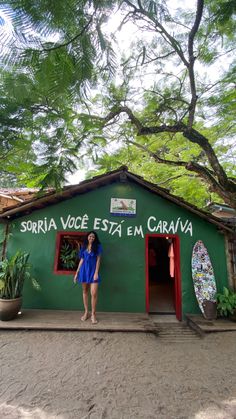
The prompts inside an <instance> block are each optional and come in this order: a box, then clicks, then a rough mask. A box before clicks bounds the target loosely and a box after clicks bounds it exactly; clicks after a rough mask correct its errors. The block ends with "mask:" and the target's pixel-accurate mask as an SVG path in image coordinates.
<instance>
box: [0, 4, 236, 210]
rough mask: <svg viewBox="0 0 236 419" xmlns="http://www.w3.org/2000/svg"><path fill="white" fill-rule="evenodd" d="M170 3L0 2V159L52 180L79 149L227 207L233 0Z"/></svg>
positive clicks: (235, 195) (232, 201)
mask: <svg viewBox="0 0 236 419" xmlns="http://www.w3.org/2000/svg"><path fill="white" fill-rule="evenodd" d="M111 3H112V5H111ZM177 6H178V7H176V8H174V7H173V2H165V1H163V0H160V1H150V0H132V1H130V0H124V1H114V2H110V1H85V0H84V1H75V0H69V1H68V2H63V1H62V0H58V1H51V0H50V1H49V0H45V1H44V2H41V1H29V0H15V1H14V2H6V3H5V4H4V5H3V6H2V9H1V10H2V16H3V19H4V18H5V19H8V21H9V22H10V23H9V25H10V28H11V29H10V30H8V31H6V30H3V28H4V26H5V25H2V31H1V33H0V37H1V38H2V41H3V44H4V48H3V51H2V62H3V65H2V70H1V80H2V81H1V84H2V92H3V93H2V95H3V98H2V107H1V113H2V120H3V121H4V123H3V124H2V129H1V132H0V139H1V143H2V157H1V156H0V157H1V160H0V164H1V162H3V161H4V162H6V161H7V165H5V163H4V164H1V166H0V168H2V170H5V171H10V172H11V171H12V172H13V173H14V170H15V172H18V174H19V179H21V181H24V182H26V178H27V176H26V175H25V173H26V168H28V173H29V175H28V178H30V180H31V185H32V182H34V184H37V183H38V184H41V185H46V184H50V185H52V184H53V185H55V186H59V185H60V183H61V181H63V180H65V174H66V173H67V172H68V171H73V170H75V169H76V167H78V164H79V165H80V164H81V163H82V162H83V161H84V160H83V157H84V156H87V157H86V158H88V157H89V158H91V159H93V161H94V162H97V163H98V164H99V167H100V169H101V170H105V169H110V168H115V167H117V166H118V165H120V163H128V164H129V166H130V167H131V168H133V169H134V170H135V171H136V172H137V173H138V174H141V175H142V174H143V175H145V176H146V177H147V178H149V179H151V180H154V181H156V182H157V183H160V182H162V183H164V184H165V185H164V186H168V187H170V188H171V191H172V192H174V193H177V194H179V195H181V196H185V197H186V198H187V199H188V200H190V201H192V202H193V201H194V202H195V201H196V200H198V193H197V192H199V191H200V190H202V191H203V192H202V195H201V197H199V201H200V204H202V203H203V201H204V200H206V199H207V197H209V195H210V194H212V193H215V194H217V196H218V197H219V198H220V199H221V200H222V201H224V202H226V203H227V204H229V205H231V206H232V207H234V208H236V183H235V160H234V159H235V156H234V151H235V146H234V138H235V108H236V90H235V72H236V61H235V45H236V43H235V26H236V19H235V13H236V6H235V2H234V1H224V0H219V1H217V0H213V1H210V0H205V1H204V0H197V1H196V3H195V4H194V5H192V6H191V7H189V6H188V5H186V3H185V2H183V1H179V2H178V3H177ZM116 15H117V21H118V20H119V24H118V25H116V27H115V23H116V20H115V19H114V16H116ZM109 17H111V18H113V20H112V19H111V18H110V19H109ZM111 25H113V26H114V28H113V26H111ZM122 34H123V44H124V45H122V43H121V42H120V41H119V39H120V36H121V35H122ZM125 35H126V36H125ZM23 155H24V156H25V157H26V158H25V159H22V158H21V157H20V156H23ZM3 159H4V160H3ZM86 161H87V160H86V159H85V162H86ZM13 169H14V170H13ZM190 185H191V187H192V188H193V190H195V193H191V190H190V189H191V187H190ZM203 185H206V186H203ZM195 203H196V202H195Z"/></svg>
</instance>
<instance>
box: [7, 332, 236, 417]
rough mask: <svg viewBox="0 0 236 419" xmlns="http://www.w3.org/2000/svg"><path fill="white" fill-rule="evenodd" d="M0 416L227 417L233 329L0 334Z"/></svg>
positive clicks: (233, 393)
mask: <svg viewBox="0 0 236 419" xmlns="http://www.w3.org/2000/svg"><path fill="white" fill-rule="evenodd" d="M0 348H1V370H0V373H1V376H0V377H1V380H0V418H1V419H3V418H6V419H16V418H33V419H46V418H47V419H48V418H50V419H54V418H58V419H77V418H79V419H80V418H81V419H88V418H89V419H99V418H101V419H104V418H107V419H113V418H114V419H131V418H135V419H172V418H173V419H180V418H182V419H184V418H191V419H192V418H194V419H213V418H214V419H233V418H234V419H235V418H236V332H228V333H221V334H215V335H214V334H213V335H212V336H208V337H206V338H204V339H193V340H190V341H186V342H185V341H183V342H180V343H174V342H164V341H161V339H160V338H158V337H156V336H154V335H151V334H144V333H130V334H128V333H104V332H27V331H15V332H13V331H10V332H9V331H1V332H0Z"/></svg>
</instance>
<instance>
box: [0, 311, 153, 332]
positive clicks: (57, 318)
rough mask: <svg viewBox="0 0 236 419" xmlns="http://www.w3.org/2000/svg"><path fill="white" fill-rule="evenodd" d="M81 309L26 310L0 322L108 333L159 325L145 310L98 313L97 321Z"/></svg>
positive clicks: (9, 325) (4, 325)
mask: <svg viewBox="0 0 236 419" xmlns="http://www.w3.org/2000/svg"><path fill="white" fill-rule="evenodd" d="M82 314H83V313H82V312H79V311H64V310H23V311H22V313H21V314H18V317H17V318H16V319H14V320H11V321H0V329H1V330H3V329H15V330H18V329H28V330H80V331H91V330H93V331H104V332H105V331H108V332H151V333H156V330H157V327H156V325H155V324H154V322H153V321H152V320H151V319H150V318H149V316H148V315H147V314H145V313H110V312H109V313H101V312H99V313H97V319H98V323H97V324H96V325H93V324H92V323H91V321H90V319H88V320H87V321H85V322H83V321H81V320H80V318H81V316H82Z"/></svg>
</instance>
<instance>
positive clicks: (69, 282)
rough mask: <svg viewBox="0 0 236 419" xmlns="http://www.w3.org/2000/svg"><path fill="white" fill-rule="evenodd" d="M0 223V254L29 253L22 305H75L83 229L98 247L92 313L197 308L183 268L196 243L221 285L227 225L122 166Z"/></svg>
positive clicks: (225, 280) (226, 271)
mask: <svg viewBox="0 0 236 419" xmlns="http://www.w3.org/2000/svg"><path fill="white" fill-rule="evenodd" d="M0 220H1V225H0V226H1V233H2V254H3V256H4V255H5V254H7V255H9V256H10V255H12V254H14V253H15V252H16V251H17V250H18V249H21V250H25V251H28V252H30V263H31V265H32V271H33V275H34V276H35V278H36V279H37V280H38V281H39V283H40V285H41V291H36V290H34V289H33V288H32V286H31V284H26V285H25V288H24V307H25V308H31V309H51V310H53V309H57V310H58V309H62V310H82V308H83V305H82V293H81V289H80V287H79V285H74V284H73V276H74V271H75V269H76V265H77V263H78V259H77V254H78V249H79V247H80V246H81V244H82V242H83V240H84V237H85V235H86V234H87V233H88V232H89V231H91V230H95V231H96V232H97V233H98V236H99V239H100V241H101V243H102V247H103V255H102V264H101V277H102V283H101V285H100V289H99V301H98V307H97V309H98V311H113V312H114V311H117V312H161V313H176V317H177V318H178V319H179V320H181V319H182V317H183V316H184V314H185V313H199V308H198V304H197V301H196V297H195V293H194V287H193V281H192V272H191V256H192V249H193V246H194V244H195V243H196V241H198V240H202V241H203V243H204V244H205V246H206V247H207V249H208V253H209V255H210V258H211V262H212V265H213V268H214V273H215V277H216V283H217V289H218V290H219V291H221V290H222V288H223V286H224V285H226V286H228V285H229V278H230V261H229V260H227V248H226V242H227V241H226V237H227V234H231V233H232V231H231V230H230V228H228V227H227V226H225V225H224V224H223V223H221V222H220V221H219V219H217V218H216V217H213V216H210V215H209V214H208V213H206V212H203V211H201V210H199V209H198V208H196V207H194V206H192V205H189V204H187V203H186V202H185V201H183V200H182V199H179V198H177V197H175V196H173V195H171V194H169V193H168V191H167V190H166V189H163V188H160V187H158V186H156V185H154V184H151V183H149V182H147V181H145V180H144V179H143V178H141V177H139V176H137V175H134V174H132V173H130V172H129V171H128V170H127V168H126V167H121V168H120V169H118V170H115V171H113V172H109V173H107V174H105V175H101V176H97V177H95V178H93V179H91V180H87V181H83V182H81V183H80V184H78V185H73V186H67V187H65V188H64V189H63V190H62V191H60V192H50V193H47V194H45V195H44V196H41V197H34V198H33V199H32V200H30V201H28V202H26V203H22V204H19V205H17V206H15V207H13V208H10V209H7V210H5V211H4V212H2V213H1V215H0ZM170 251H171V252H172V254H171V252H170Z"/></svg>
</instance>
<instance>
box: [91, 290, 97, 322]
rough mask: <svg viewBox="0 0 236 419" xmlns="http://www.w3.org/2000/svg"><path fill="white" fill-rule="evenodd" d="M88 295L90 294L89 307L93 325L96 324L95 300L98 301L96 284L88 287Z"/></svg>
mask: <svg viewBox="0 0 236 419" xmlns="http://www.w3.org/2000/svg"><path fill="white" fill-rule="evenodd" d="M90 293H91V307H92V315H91V321H92V323H93V324H95V323H97V319H96V306H97V300H98V284H91V285H90Z"/></svg>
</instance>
